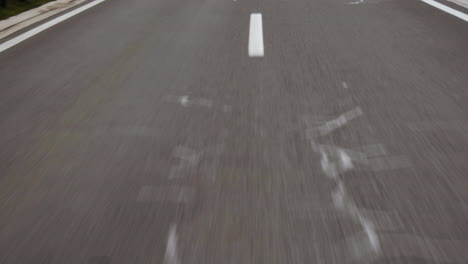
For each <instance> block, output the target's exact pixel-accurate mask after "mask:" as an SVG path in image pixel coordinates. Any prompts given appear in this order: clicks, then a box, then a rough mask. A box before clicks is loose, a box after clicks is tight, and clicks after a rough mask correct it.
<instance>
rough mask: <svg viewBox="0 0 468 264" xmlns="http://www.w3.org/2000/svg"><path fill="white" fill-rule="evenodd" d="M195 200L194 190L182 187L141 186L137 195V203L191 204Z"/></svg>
mask: <svg viewBox="0 0 468 264" xmlns="http://www.w3.org/2000/svg"><path fill="white" fill-rule="evenodd" d="M194 199H195V189H194V188H192V187H183V186H149V185H147V186H143V187H141V189H140V192H139V193H138V199H137V200H138V201H139V202H176V203H185V204H187V203H191V202H193V201H194Z"/></svg>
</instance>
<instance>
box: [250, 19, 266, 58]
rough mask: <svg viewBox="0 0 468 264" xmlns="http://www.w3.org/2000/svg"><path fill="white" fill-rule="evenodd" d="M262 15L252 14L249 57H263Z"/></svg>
mask: <svg viewBox="0 0 468 264" xmlns="http://www.w3.org/2000/svg"><path fill="white" fill-rule="evenodd" d="M263 55H264V51H263V29H262V14H250V33H249V56H250V57H263Z"/></svg>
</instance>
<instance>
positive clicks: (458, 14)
mask: <svg viewBox="0 0 468 264" xmlns="http://www.w3.org/2000/svg"><path fill="white" fill-rule="evenodd" d="M421 1H423V2H424V3H426V4H428V5H431V6H433V7H435V8H437V9H440V10H442V11H444V12H446V13H449V14H451V15H452V16H456V17H458V18H460V19H462V20H464V21H466V22H468V15H467V14H465V13H462V12H460V11H458V10H455V9H453V8H450V7H448V6H446V5H443V4H441V3H439V2H437V1H434V0H421Z"/></svg>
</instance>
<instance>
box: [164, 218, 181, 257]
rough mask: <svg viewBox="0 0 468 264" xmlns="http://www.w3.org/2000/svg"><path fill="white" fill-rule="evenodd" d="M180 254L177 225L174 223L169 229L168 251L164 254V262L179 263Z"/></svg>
mask: <svg viewBox="0 0 468 264" xmlns="http://www.w3.org/2000/svg"><path fill="white" fill-rule="evenodd" d="M179 263H180V262H179V256H178V255H177V226H176V225H172V226H171V228H170V229H169V236H168V238H167V245H166V253H165V256H164V264H179Z"/></svg>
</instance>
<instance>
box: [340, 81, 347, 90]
mask: <svg viewBox="0 0 468 264" xmlns="http://www.w3.org/2000/svg"><path fill="white" fill-rule="evenodd" d="M341 86H343V88H345V89H348V88H349V86H348V84H347V83H346V82H342V83H341Z"/></svg>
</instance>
